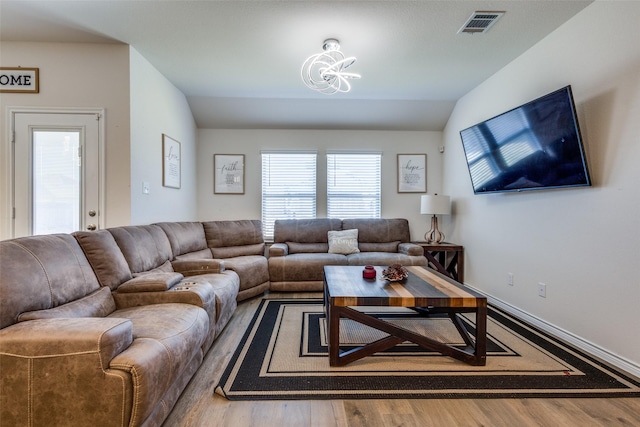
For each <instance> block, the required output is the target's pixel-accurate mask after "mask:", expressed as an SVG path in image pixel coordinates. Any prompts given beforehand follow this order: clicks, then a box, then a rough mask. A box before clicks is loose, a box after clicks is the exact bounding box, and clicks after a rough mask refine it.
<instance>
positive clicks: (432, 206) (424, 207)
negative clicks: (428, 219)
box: [420, 194, 451, 215]
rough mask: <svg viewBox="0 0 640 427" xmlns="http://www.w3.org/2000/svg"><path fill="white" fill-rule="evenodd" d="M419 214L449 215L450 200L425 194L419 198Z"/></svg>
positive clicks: (447, 197)
mask: <svg viewBox="0 0 640 427" xmlns="http://www.w3.org/2000/svg"><path fill="white" fill-rule="evenodd" d="M420 213H421V214H427V215H449V214H450V213H451V199H450V198H449V196H438V195H437V194H435V195H430V194H425V195H423V196H421V198H420Z"/></svg>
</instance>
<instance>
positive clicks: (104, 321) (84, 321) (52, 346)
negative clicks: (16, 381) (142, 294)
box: [0, 317, 133, 369]
mask: <svg viewBox="0 0 640 427" xmlns="http://www.w3.org/2000/svg"><path fill="white" fill-rule="evenodd" d="M132 342H133V325H132V323H131V321H130V320H128V319H120V318H111V317H78V318H57V319H42V320H29V321H26V322H20V323H16V324H15V325H11V326H9V327H7V328H4V329H2V330H0V355H2V356H9V357H12V356H13V357H18V358H42V357H50V358H65V357H69V360H70V361H72V360H73V358H74V357H76V356H77V355H79V354H98V355H99V360H100V362H101V364H102V366H101V368H102V369H106V368H107V367H108V366H109V362H110V361H111V360H112V359H113V358H114V357H115V356H117V355H118V354H120V353H121V352H122V351H123V350H125V349H126V348H127V347H129V346H130V345H131V343H132ZM63 365H65V363H61V366H63Z"/></svg>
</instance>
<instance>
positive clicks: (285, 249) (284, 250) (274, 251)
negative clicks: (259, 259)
mask: <svg viewBox="0 0 640 427" xmlns="http://www.w3.org/2000/svg"><path fill="white" fill-rule="evenodd" d="M285 255H289V246H288V245H287V244H286V243H274V244H272V245H271V246H269V256H270V257H272V256H273V257H275V256H285Z"/></svg>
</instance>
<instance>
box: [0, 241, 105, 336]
mask: <svg viewBox="0 0 640 427" xmlns="http://www.w3.org/2000/svg"><path fill="white" fill-rule="evenodd" d="M99 288H100V284H99V283H98V279H97V278H96V276H95V274H94V273H93V270H92V269H91V265H89V262H88V261H87V258H86V257H85V255H84V253H83V252H82V249H81V248H80V246H79V245H78V242H77V241H76V239H75V238H74V237H73V236H71V235H70V234H52V235H47V236H32V237H22V238H18V239H13V240H5V241H2V242H0V289H1V290H2V297H0V328H4V327H6V326H9V325H11V324H14V323H16V322H17V321H18V316H19V315H20V314H21V313H24V312H26V311H36V310H45V309H50V308H55V307H58V306H61V305H63V304H66V303H68V302H70V301H74V300H77V299H79V298H82V297H84V296H86V295H89V294H91V293H93V292H95V291H97V290H98V289H99Z"/></svg>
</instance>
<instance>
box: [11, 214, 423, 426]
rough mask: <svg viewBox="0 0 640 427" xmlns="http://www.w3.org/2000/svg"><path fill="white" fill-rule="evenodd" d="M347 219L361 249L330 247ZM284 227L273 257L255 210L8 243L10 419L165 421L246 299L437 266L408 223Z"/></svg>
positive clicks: (95, 422) (352, 222)
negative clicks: (350, 272)
mask: <svg viewBox="0 0 640 427" xmlns="http://www.w3.org/2000/svg"><path fill="white" fill-rule="evenodd" d="M345 226H347V227H353V228H358V230H359V231H360V237H359V242H358V243H359V246H360V249H361V252H360V253H359V254H351V255H347V256H345V255H340V254H329V253H327V246H328V244H327V231H328V230H336V231H337V230H341V229H343V228H344V227H345ZM323 233H324V237H323ZM276 237H277V238H278V239H284V240H283V241H282V242H279V243H276V244H274V245H273V246H272V247H271V250H270V253H271V256H272V258H270V259H267V257H266V256H265V246H266V245H265V242H264V240H263V237H262V225H261V223H260V221H255V220H253V221H252V220H241V221H209V222H165V223H158V224H152V225H139V226H125V227H115V228H110V229H106V230H100V231H93V232H76V233H73V234H71V235H69V234H56V235H47V236H33V237H24V238H18V239H12V240H6V241H2V242H0V424H2V425H16V426H19V425H33V426H40V425H42V426H44V425H47V426H48V425H78V426H85V425H99V426H159V425H161V424H162V422H163V421H164V420H165V419H166V417H167V416H168V415H169V413H170V412H171V409H172V408H173V406H174V405H175V402H176V401H177V399H178V398H179V396H180V394H181V393H182V391H183V390H184V388H185V387H186V385H187V384H188V382H189V380H190V379H191V378H192V376H193V375H194V374H195V372H196V371H197V369H198V367H199V366H200V364H201V363H202V360H203V358H204V355H205V353H206V352H207V351H208V350H209V349H210V348H211V346H212V344H213V342H214V340H215V338H216V337H217V336H218V335H219V334H220V333H221V331H222V330H223V328H224V327H225V325H226V324H227V323H228V321H229V320H230V318H231V316H232V315H233V312H234V310H235V308H236V306H237V301H241V300H243V299H246V298H250V297H253V296H255V295H259V294H261V293H263V292H265V291H267V290H269V289H274V290H282V291H296V290H311V289H313V290H320V289H322V277H321V276H319V275H318V271H320V274H322V266H323V265H326V264H338V263H351V264H358V263H366V264H370V263H371V264H379V265H382V264H390V263H396V262H400V263H403V264H407V265H409V264H411V265H426V259H425V258H424V257H422V259H420V257H419V256H418V255H416V254H417V251H416V250H415V248H413V245H411V244H409V243H408V240H409V235H408V224H406V220H344V221H340V220H328V219H318V220H313V221H311V222H297V223H290V222H284V223H282V224H280V225H278V226H277V227H276ZM283 244H284V245H283ZM417 248H418V249H419V252H420V254H422V252H421V251H422V249H421V248H420V247H419V246H418V247H417ZM274 277H275V278H276V279H277V281H276V282H275V283H274V281H273V279H274ZM274 285H275V286H274Z"/></svg>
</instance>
